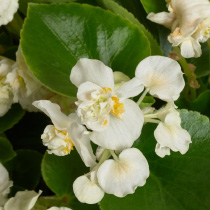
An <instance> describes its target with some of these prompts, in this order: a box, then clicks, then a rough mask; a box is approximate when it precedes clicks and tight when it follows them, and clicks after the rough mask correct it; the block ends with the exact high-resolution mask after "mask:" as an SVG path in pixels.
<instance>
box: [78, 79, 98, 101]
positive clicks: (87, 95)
mask: <svg viewBox="0 0 210 210" xmlns="http://www.w3.org/2000/svg"><path fill="white" fill-rule="evenodd" d="M97 90H99V91H102V88H101V87H100V86H98V85H95V84H94V83H92V82H84V83H82V84H81V85H80V86H79V88H78V91H77V98H78V99H79V100H81V101H86V100H91V93H92V92H93V91H97Z"/></svg>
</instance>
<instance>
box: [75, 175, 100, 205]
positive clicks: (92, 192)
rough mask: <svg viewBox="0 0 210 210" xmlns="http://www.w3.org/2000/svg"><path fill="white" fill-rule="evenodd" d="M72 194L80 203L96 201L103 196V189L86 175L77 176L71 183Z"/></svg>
mask: <svg viewBox="0 0 210 210" xmlns="http://www.w3.org/2000/svg"><path fill="white" fill-rule="evenodd" d="M73 190H74V194H75V196H76V197H77V199H78V200H79V201H80V202H82V203H88V204H94V203H98V202H100V201H101V200H102V198H103V197H104V191H103V190H102V189H101V188H100V186H99V185H98V184H97V183H95V180H94V181H91V180H90V179H88V178H87V177H86V176H80V177H78V178H77V179H76V180H75V181H74V183H73Z"/></svg>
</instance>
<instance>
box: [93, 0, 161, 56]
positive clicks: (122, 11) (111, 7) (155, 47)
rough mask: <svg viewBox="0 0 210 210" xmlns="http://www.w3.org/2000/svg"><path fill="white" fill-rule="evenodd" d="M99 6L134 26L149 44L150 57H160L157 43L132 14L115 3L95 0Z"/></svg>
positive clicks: (108, 0)
mask: <svg viewBox="0 0 210 210" xmlns="http://www.w3.org/2000/svg"><path fill="white" fill-rule="evenodd" d="M97 2H98V3H100V5H102V6H103V8H105V9H107V10H110V11H112V12H114V13H115V14H118V15H120V16H122V17H124V18H126V19H128V20H129V21H130V22H131V23H133V24H135V25H136V26H137V27H138V28H139V30H140V31H142V32H143V33H144V34H145V35H146V37H147V39H148V41H149V44H150V49H151V55H162V52H161V50H160V47H159V45H158V43H157V41H156V40H155V39H154V38H153V36H152V34H151V33H150V32H149V31H148V30H147V29H146V28H145V27H144V25H142V24H141V23H140V22H139V21H138V20H137V19H136V18H135V17H134V15H133V14H132V13H130V12H128V11H127V10H126V9H125V8H123V7H121V6H120V5H118V4H117V3H115V2H114V1H113V0H97Z"/></svg>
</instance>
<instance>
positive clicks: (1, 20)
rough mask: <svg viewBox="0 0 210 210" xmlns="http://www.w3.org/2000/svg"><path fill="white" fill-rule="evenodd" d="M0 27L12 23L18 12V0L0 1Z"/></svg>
mask: <svg viewBox="0 0 210 210" xmlns="http://www.w3.org/2000/svg"><path fill="white" fill-rule="evenodd" d="M0 5H1V7H0V26H1V25H6V24H7V23H9V22H10V21H12V19H13V16H14V14H15V13H16V12H17V10H18V7H19V5H18V0H0Z"/></svg>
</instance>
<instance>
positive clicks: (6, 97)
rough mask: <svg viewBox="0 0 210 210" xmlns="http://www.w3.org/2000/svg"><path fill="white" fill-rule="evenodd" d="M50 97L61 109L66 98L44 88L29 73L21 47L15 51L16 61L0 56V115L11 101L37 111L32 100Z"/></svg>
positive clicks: (28, 109)
mask: <svg viewBox="0 0 210 210" xmlns="http://www.w3.org/2000/svg"><path fill="white" fill-rule="evenodd" d="M41 99H50V100H51V101H54V102H59V103H60V104H61V106H62V109H64V110H65V109H66V113H69V110H70V108H69V107H65V104H66V101H69V100H68V98H65V97H63V96H59V95H57V94H55V93H53V92H51V91H50V90H48V89H47V88H45V87H44V86H43V85H42V84H41V83H40V82H39V81H38V80H37V79H36V78H35V76H34V75H33V74H32V73H31V71H30V70H29V67H28V66H27V64H26V62H25V59H24V57H23V54H22V51H21V48H20V47H19V49H18V51H17V53H16V62H15V61H12V60H10V59H8V58H5V57H1V56H0V117H1V116H3V115H5V114H6V113H7V111H8V110H9V109H10V108H11V105H12V104H13V103H19V104H20V105H21V106H22V108H23V109H26V110H27V111H29V112H32V111H33V112H36V111H38V110H37V109H36V108H35V107H34V106H33V105H32V102H34V101H36V100H41Z"/></svg>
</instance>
